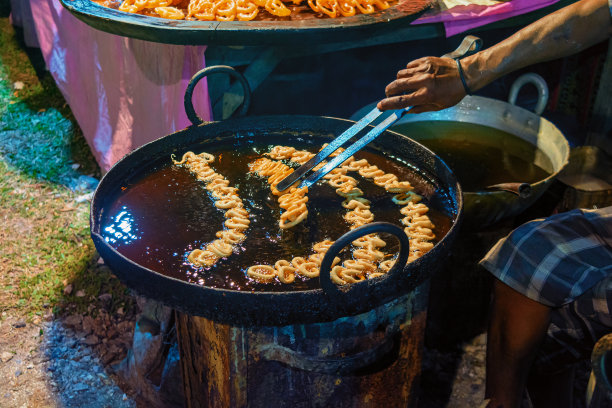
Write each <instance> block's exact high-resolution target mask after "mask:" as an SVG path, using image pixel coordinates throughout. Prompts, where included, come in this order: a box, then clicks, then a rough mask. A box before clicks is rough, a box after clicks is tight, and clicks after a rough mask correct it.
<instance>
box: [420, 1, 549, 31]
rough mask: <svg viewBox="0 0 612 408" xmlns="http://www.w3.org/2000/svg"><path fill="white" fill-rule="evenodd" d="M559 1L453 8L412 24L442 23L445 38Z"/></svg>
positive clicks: (507, 2) (510, 2) (473, 5)
mask: <svg viewBox="0 0 612 408" xmlns="http://www.w3.org/2000/svg"><path fill="white" fill-rule="evenodd" d="M557 1H559V0H511V1H506V2H503V3H499V4H496V5H492V6H481V5H476V4H472V5H469V6H455V7H452V8H450V9H447V10H443V11H436V12H434V13H432V14H428V15H425V16H423V17H421V18H419V19H417V20H415V21H413V23H412V24H427V23H443V24H444V28H445V30H446V36H447V37H451V36H453V35H456V34H459V33H462V32H465V31H468V30H471V29H473V28H476V27H480V26H483V25H486V24H490V23H494V22H496V21H500V20H505V19H507V18H510V17H514V16H518V15H521V14H525V13H529V12H531V11H534V10H538V9H540V8H543V7H546V6H550V5H551V4H554V3H556V2H557Z"/></svg>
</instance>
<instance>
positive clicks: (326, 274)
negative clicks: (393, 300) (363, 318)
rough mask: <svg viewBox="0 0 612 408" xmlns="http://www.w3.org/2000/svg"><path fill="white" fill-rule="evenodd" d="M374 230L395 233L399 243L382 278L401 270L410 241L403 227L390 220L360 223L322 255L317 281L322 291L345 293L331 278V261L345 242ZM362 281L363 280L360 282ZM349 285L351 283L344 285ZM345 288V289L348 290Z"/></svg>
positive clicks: (336, 296)
mask: <svg viewBox="0 0 612 408" xmlns="http://www.w3.org/2000/svg"><path fill="white" fill-rule="evenodd" d="M376 232H384V233H389V234H392V235H395V237H396V238H397V239H398V241H399V243H400V250H399V255H398V257H397V260H396V261H395V264H394V265H393V267H392V268H391V270H389V272H388V273H387V275H386V276H385V277H384V279H393V277H394V276H395V275H396V274H397V273H399V272H401V271H402V270H403V269H404V266H406V263H407V262H408V254H409V252H410V242H409V241H408V236H407V235H406V233H405V232H404V230H403V229H401V228H400V227H398V226H397V225H394V224H391V223H390V222H373V223H370V224H366V225H362V226H361V227H358V228H355V229H354V230H351V231H349V232H347V233H346V234H344V235H342V236H341V237H340V238H338V240H337V241H336V242H334V243H333V244H332V245H331V246H330V247H329V249H328V250H327V252H326V253H325V256H324V257H323V261H322V262H321V267H320V268H319V283H320V285H321V288H322V289H323V291H324V292H325V293H326V294H327V295H328V296H329V297H330V298H338V297H339V296H341V295H343V294H344V293H346V292H345V291H343V290H342V289H340V287H338V286H336V285H335V284H334V283H333V282H332V280H331V268H332V263H333V260H334V258H335V257H336V255H338V253H339V252H340V251H341V250H342V248H344V247H345V246H346V245H347V244H350V243H351V242H353V241H354V240H356V239H357V238H360V237H363V236H364V235H368V234H373V233H376ZM361 283H363V282H361ZM361 283H356V284H354V285H359V284H361ZM346 286H347V287H349V289H348V290H350V286H352V285H346ZM348 290H347V291H348Z"/></svg>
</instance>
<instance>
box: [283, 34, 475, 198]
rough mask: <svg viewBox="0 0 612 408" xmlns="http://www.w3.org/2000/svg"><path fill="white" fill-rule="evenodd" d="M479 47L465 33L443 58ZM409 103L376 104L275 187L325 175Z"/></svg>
mask: <svg viewBox="0 0 612 408" xmlns="http://www.w3.org/2000/svg"><path fill="white" fill-rule="evenodd" d="M481 47H482V40H481V39H480V38H478V37H475V36H473V35H468V36H467V37H465V38H464V39H463V41H461V44H459V47H457V49H456V50H455V51H453V52H450V53H448V54H444V55H443V56H442V58H452V59H455V60H458V59H461V58H463V57H466V56H468V55H471V54H473V53H475V52H478V51H479V50H480V48H481ZM410 109H411V107H408V108H404V109H397V110H393V111H390V113H389V112H383V111H380V110H379V109H378V108H374V109H372V110H371V111H370V112H369V113H368V114H367V115H365V116H364V117H363V118H361V120H359V121H358V122H357V123H355V124H354V125H353V126H351V127H350V128H348V129H347V130H346V131H345V132H344V133H342V134H341V135H340V136H338V137H337V138H335V139H334V140H333V141H332V142H331V143H329V144H328V145H327V146H325V147H324V148H323V149H322V150H321V151H320V152H319V153H317V154H316V155H315V156H314V157H313V158H312V159H310V160H308V161H307V162H306V163H304V164H303V165H301V166H300V167H298V168H297V169H295V171H294V172H292V173H291V174H289V175H288V176H287V177H285V178H284V179H282V180H281V181H280V182H279V183H278V185H277V186H276V188H277V189H278V190H279V191H283V190H286V189H287V188H289V187H290V186H292V185H293V184H294V183H295V182H296V181H298V180H301V179H304V180H302V182H301V183H300V185H299V186H298V188H302V187H310V186H312V185H313V184H314V183H316V182H317V181H318V180H319V179H321V178H322V177H323V176H325V175H326V174H327V173H329V172H330V171H332V170H333V169H335V168H336V167H338V166H339V165H340V164H342V163H344V162H345V161H346V160H347V159H348V158H349V157H351V156H352V155H353V154H355V153H356V152H358V151H359V150H361V149H363V147H364V146H365V145H367V144H368V143H370V142H371V141H372V140H374V139H376V138H377V137H378V136H379V135H380V134H381V133H382V132H384V131H385V130H387V128H389V126H391V125H393V124H394V123H395V122H397V121H398V120H400V119H401V118H402V116H404V115H405V114H406V113H407V112H408V111H410ZM385 113H386V117H385V118H384V119H383V121H382V122H380V123H379V124H378V125H377V126H376V127H374V129H372V130H370V131H369V132H368V133H366V134H365V135H364V136H362V137H361V138H360V139H357V141H355V143H353V144H352V145H350V146H348V147H347V148H346V149H345V150H344V151H343V152H342V153H340V154H338V155H337V156H336V157H334V158H333V159H332V160H330V161H329V162H327V163H325V165H324V166H323V167H321V168H320V169H318V170H317V171H314V172H312V171H311V170H312V169H313V168H314V167H315V166H316V165H318V164H319V163H321V162H322V161H323V160H325V159H326V158H327V157H329V156H330V155H331V154H332V153H334V152H335V151H336V150H338V149H339V148H340V147H342V145H344V144H345V143H346V142H347V141H349V140H350V139H352V138H353V137H354V136H356V135H357V134H358V133H359V132H361V131H362V130H363V129H364V128H365V127H366V126H368V125H370V123H372V122H373V121H374V120H376V119H377V118H378V117H379V116H381V115H383V116H384V114H385Z"/></svg>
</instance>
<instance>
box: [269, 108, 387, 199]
mask: <svg viewBox="0 0 612 408" xmlns="http://www.w3.org/2000/svg"><path fill="white" fill-rule="evenodd" d="M381 114H382V112H381V111H380V110H378V109H377V108H374V109H372V110H371V111H370V113H368V114H367V115H365V116H364V117H363V118H361V120H360V121H359V122H357V123H355V124H354V125H353V126H351V127H350V128H348V129H347V130H345V131H344V133H342V134H341V135H340V136H338V137H337V138H335V139H334V140H332V142H331V143H330V144H328V145H327V146H325V147H324V148H323V149H322V150H321V151H320V152H319V153H317V154H316V155H315V156H314V157H313V158H312V159H310V160H308V161H307V162H306V163H304V164H303V165H301V166H300V167H298V168H297V169H296V170H295V171H294V172H292V173H291V174H289V175H288V176H287V177H285V178H284V179H282V180H281V181H280V182H279V183H278V185H277V186H276V188H277V189H278V190H279V191H283V190H286V189H287V188H288V187H289V186H291V185H292V184H293V183H295V182H296V181H298V180H299V179H300V178H302V176H304V174H306V173H307V172H308V171H310V170H311V169H312V168H313V167H315V166H316V165H317V164H319V163H321V162H322V161H323V160H325V159H326V158H327V156H329V155H330V154H332V153H333V152H335V151H336V150H337V149H338V148H339V147H340V146H342V145H343V144H344V143H345V142H346V141H347V140H349V139H351V138H352V137H353V136H355V135H356V134H357V133H359V132H360V131H361V130H362V129H363V128H365V127H366V126H368V125H369V124H370V123H372V121H373V120H375V119H376V118H378V117H379V116H380V115H381Z"/></svg>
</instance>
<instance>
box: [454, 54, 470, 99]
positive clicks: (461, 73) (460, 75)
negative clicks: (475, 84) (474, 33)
mask: <svg viewBox="0 0 612 408" xmlns="http://www.w3.org/2000/svg"><path fill="white" fill-rule="evenodd" d="M455 62H456V63H457V70H459V78H461V83H462V84H463V89H464V90H465V93H466V94H467V95H471V94H472V91H470V88H469V87H468V85H467V82H465V76H464V75H463V67H462V66H461V62H459V59H456V60H455Z"/></svg>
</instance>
